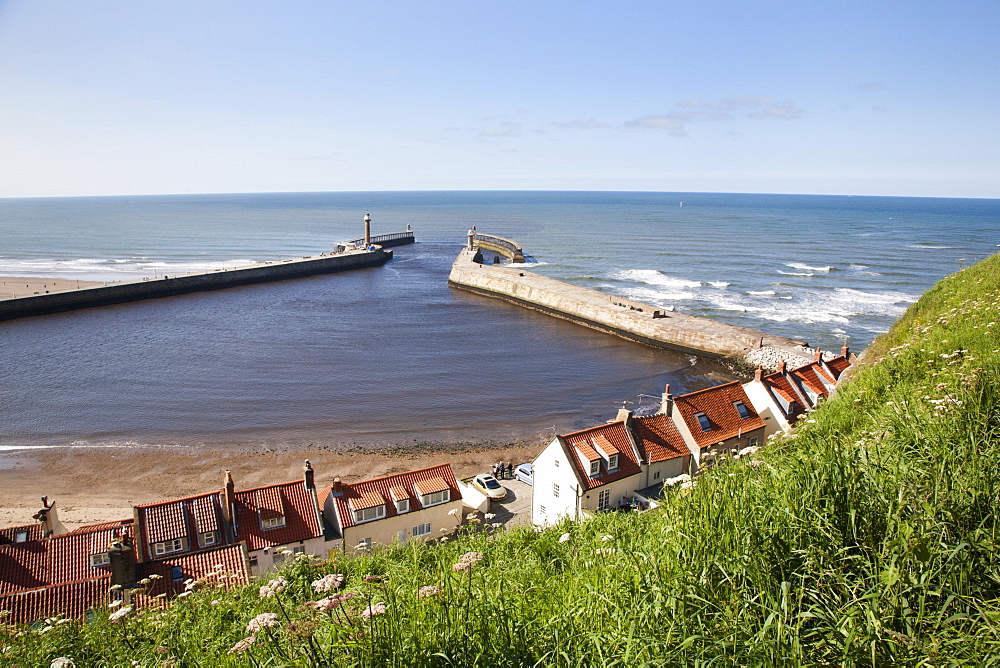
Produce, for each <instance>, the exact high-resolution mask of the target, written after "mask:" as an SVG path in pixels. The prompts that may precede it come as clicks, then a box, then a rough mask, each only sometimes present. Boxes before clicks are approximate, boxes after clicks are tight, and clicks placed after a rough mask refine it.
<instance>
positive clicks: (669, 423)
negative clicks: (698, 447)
mask: <svg viewBox="0 0 1000 668" xmlns="http://www.w3.org/2000/svg"><path fill="white" fill-rule="evenodd" d="M631 426H632V433H633V434H634V435H635V440H636V443H637V444H638V446H639V452H640V453H641V456H642V457H643V459H645V460H646V461H648V462H649V463H650V464H655V463H656V462H663V461H666V460H668V459H674V458H676V457H684V456H686V455H690V454H691V451H690V450H688V448H687V445H685V444H684V438H683V437H682V436H681V433H680V432H679V431H677V426H676V425H675V424H674V421H673V420H671V419H670V418H669V417H667V416H666V415H663V414H662V413H661V414H658V415H651V416H649V417H641V418H634V419H633V420H632V423H631Z"/></svg>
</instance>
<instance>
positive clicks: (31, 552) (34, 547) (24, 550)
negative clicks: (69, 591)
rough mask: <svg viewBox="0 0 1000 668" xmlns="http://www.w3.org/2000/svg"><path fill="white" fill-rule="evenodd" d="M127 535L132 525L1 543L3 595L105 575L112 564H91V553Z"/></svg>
mask: <svg viewBox="0 0 1000 668" xmlns="http://www.w3.org/2000/svg"><path fill="white" fill-rule="evenodd" d="M123 535H124V536H131V527H130V526H127V527H121V528H116V529H103V530H99V531H91V532H84V533H67V534H62V535H60V536H51V537H49V538H42V539H41V540H36V541H30V542H27V543H15V544H13V545H0V595H3V594H9V593H11V592H16V591H22V590H25V589H35V588H38V587H45V586H48V585H54V584H62V583H65V582H74V581H76V580H89V579H92V578H95V577H102V576H103V575H105V574H107V573H109V572H110V570H109V567H108V566H96V567H94V566H91V565H90V556H91V555H92V554H99V553H101V552H107V550H108V546H109V545H110V544H111V541H112V540H113V539H114V538H115V537H116V536H123Z"/></svg>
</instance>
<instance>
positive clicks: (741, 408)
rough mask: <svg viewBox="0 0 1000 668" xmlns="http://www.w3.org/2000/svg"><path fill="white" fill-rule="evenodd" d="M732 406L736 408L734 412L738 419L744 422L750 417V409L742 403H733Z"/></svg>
mask: <svg viewBox="0 0 1000 668" xmlns="http://www.w3.org/2000/svg"><path fill="white" fill-rule="evenodd" d="M733 406H735V407H736V412H738V413H739V414H740V417H741V418H743V419H744V420H745V419H747V418H748V417H750V409H749V408H747V405H746V404H745V403H743V402H742V401H734V402H733Z"/></svg>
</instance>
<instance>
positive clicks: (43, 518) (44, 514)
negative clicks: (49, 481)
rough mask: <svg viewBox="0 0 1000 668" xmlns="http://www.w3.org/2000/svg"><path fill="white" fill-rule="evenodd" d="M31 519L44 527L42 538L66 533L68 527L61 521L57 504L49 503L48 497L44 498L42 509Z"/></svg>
mask: <svg viewBox="0 0 1000 668" xmlns="http://www.w3.org/2000/svg"><path fill="white" fill-rule="evenodd" d="M31 517H32V519H36V520H38V523H39V524H41V525H42V538H48V537H49V536H60V535H62V534H64V533H66V527H64V526H63V525H62V522H60V521H59V514H58V513H57V512H56V502H55V501H53V502H52V503H49V497H47V496H43V497H42V508H41V509H40V510H39V511H38V512H37V513H35V514H34V515H32V516H31Z"/></svg>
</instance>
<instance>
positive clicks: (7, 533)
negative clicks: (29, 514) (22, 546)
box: [0, 522, 42, 545]
mask: <svg viewBox="0 0 1000 668" xmlns="http://www.w3.org/2000/svg"><path fill="white" fill-rule="evenodd" d="M22 532H23V536H24V540H22V541H21V542H24V541H27V540H39V539H41V537H42V525H41V524H39V523H37V522H35V523H34V524H25V525H23V526H19V527H7V528H5V529H0V545H8V544H10V543H13V542H14V541H16V540H17V534H19V533H22Z"/></svg>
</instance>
